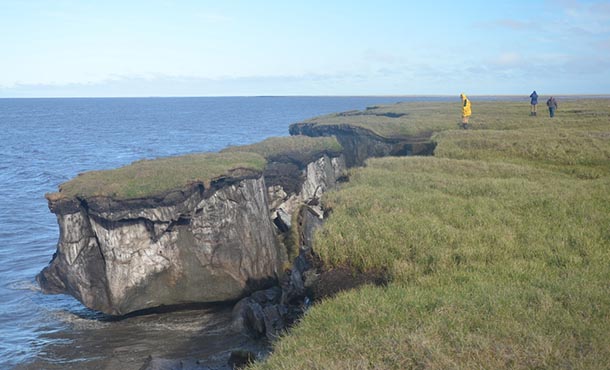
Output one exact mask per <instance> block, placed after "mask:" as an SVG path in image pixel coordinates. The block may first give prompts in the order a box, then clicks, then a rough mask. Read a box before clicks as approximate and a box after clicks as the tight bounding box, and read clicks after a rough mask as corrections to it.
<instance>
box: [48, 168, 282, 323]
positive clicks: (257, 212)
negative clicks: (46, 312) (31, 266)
mask: <svg viewBox="0 0 610 370" xmlns="http://www.w3.org/2000/svg"><path fill="white" fill-rule="evenodd" d="M266 195H267V188H266V186H265V182H264V179H263V178H262V177H260V175H259V177H258V178H246V179H242V180H241V181H238V182H237V181H235V182H232V183H230V184H228V185H225V184H223V186H222V187H220V188H218V189H215V190H214V191H211V190H206V192H202V191H197V189H193V190H192V191H191V193H190V194H188V196H184V197H182V198H181V199H182V201H181V202H179V203H177V204H168V203H163V204H161V205H159V206H158V207H156V208H155V207H153V208H137V207H136V208H128V209H124V208H123V207H121V206H120V204H116V203H110V204H111V206H108V205H107V203H109V202H106V203H105V202H104V201H100V200H96V201H95V202H87V201H81V202H80V204H79V205H78V207H75V206H74V204H73V200H70V202H72V203H71V204H70V207H61V206H59V207H57V205H56V204H50V208H51V210H55V211H57V212H56V213H57V220H58V223H59V227H60V238H59V242H58V246H57V252H56V254H55V256H54V258H53V260H52V261H51V263H50V265H49V266H48V267H46V268H45V269H44V270H43V271H42V272H41V273H40V274H39V275H38V277H37V279H38V281H39V283H40V286H41V288H42V290H43V291H44V292H45V293H67V294H71V295H73V296H74V297H76V298H77V299H78V300H80V301H81V302H82V303H83V304H85V305H86V306H87V307H89V308H92V309H95V310H98V311H102V312H104V313H107V314H111V315H124V314H127V313H130V312H133V311H137V310H142V309H146V308H151V307H157V306H162V305H175V304H183V303H191V302H218V301H230V300H237V299H239V298H241V297H243V296H245V295H247V294H248V293H251V292H252V291H254V290H256V289H260V288H261V287H265V285H267V286H268V285H269V284H270V283H272V282H273V281H274V280H275V277H276V276H277V272H278V269H279V267H280V266H281V264H282V258H281V256H282V254H281V253H280V251H279V246H278V244H277V241H276V237H275V232H274V230H273V226H272V223H271V220H270V219H269V217H268V216H265V215H269V209H268V206H267V197H266ZM177 199H180V198H177ZM90 203H93V204H95V207H93V208H92V207H90V206H89V204H90ZM136 205H137V204H136ZM147 205H150V204H147ZM131 206H133V207H135V206H134V204H131ZM111 207H118V208H116V209H113V208H111Z"/></svg>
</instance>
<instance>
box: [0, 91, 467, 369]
mask: <svg viewBox="0 0 610 370" xmlns="http://www.w3.org/2000/svg"><path fill="white" fill-rule="evenodd" d="M405 100H450V99H449V98H436V99H430V98H399V97H231V98H129V99H128V98H125V99H119V98H117V99H0V368H2V369H4V368H13V367H16V368H28V369H65V368H75V369H83V368H84V369H87V368H91V369H93V368H108V369H115V368H116V369H118V368H121V369H129V368H135V369H137V368H138V367H139V366H140V365H141V364H142V362H143V361H144V360H145V359H146V358H147V357H148V356H149V355H156V356H161V357H180V356H189V355H193V356H198V357H206V356H207V357H210V358H212V359H214V356H217V357H218V361H220V362H222V361H225V360H226V358H224V357H223V356H225V355H226V350H227V349H230V348H232V347H238V346H252V348H253V349H256V348H257V345H258V344H257V343H250V342H248V340H247V339H245V338H242V337H239V336H231V335H228V334H227V330H226V328H227V325H229V322H230V310H231V309H230V307H199V308H198V309H189V310H184V311H180V312H171V313H154V314H149V315H144V316H134V317H129V318H124V319H121V320H117V319H114V318H110V317H107V316H104V315H101V314H98V313H96V312H93V311H90V310H88V309H87V308H85V307H83V306H82V305H81V304H80V303H79V302H77V301H76V300H75V299H73V298H71V297H69V296H62V295H55V296H53V295H44V294H42V293H41V292H40V290H39V288H38V286H37V283H36V281H35V279H34V278H35V276H36V274H37V273H38V272H39V271H40V270H41V269H42V268H43V267H45V266H46V265H47V264H48V262H49V260H50V259H51V256H52V254H53V252H54V251H55V247H56V243H57V239H58V227H57V222H56V220H55V217H54V215H53V214H51V213H50V212H49V210H48V208H47V202H46V200H45V199H44V194H45V193H47V192H53V191H56V189H57V186H58V185H59V184H60V183H62V182H65V181H67V180H69V179H71V178H72V177H74V176H76V175H77V174H78V173H80V172H85V171H90V170H98V169H109V168H115V167H118V166H122V165H125V164H128V163H131V162H133V161H135V160H139V159H143V158H155V157H162V156H170V155H178V154H185V153H193V152H205V151H218V150H220V149H222V148H224V147H226V146H229V145H241V144H250V143H254V142H258V141H261V140H263V139H265V138H268V137H271V136H287V135H288V125H289V124H290V123H293V122H297V121H300V120H303V119H306V118H310V117H313V116H316V115H321V114H326V113H331V112H339V111H347V110H352V109H364V108H365V107H367V106H370V105H376V104H384V103H395V102H398V101H405ZM455 100H456V101H457V98H456V99H455Z"/></svg>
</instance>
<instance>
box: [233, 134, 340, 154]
mask: <svg viewBox="0 0 610 370" xmlns="http://www.w3.org/2000/svg"><path fill="white" fill-rule="evenodd" d="M342 150H343V148H342V147H341V144H339V142H338V141H337V139H336V138H335V137H309V136H302V135H296V136H285V137H272V138H269V139H266V140H263V141H261V142H259V143H256V144H251V145H242V146H233V147H229V148H226V149H223V150H222V151H221V153H226V152H252V153H256V154H259V155H261V156H263V157H265V158H266V159H267V160H273V159H275V158H278V157H297V158H311V157H314V156H316V155H317V154H319V153H324V152H332V153H340V152H341V151H342Z"/></svg>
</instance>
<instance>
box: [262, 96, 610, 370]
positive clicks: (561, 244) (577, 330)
mask: <svg viewBox="0 0 610 370" xmlns="http://www.w3.org/2000/svg"><path fill="white" fill-rule="evenodd" d="M559 104H560V105H559V110H558V112H557V115H556V117H555V118H553V119H550V118H548V115H545V113H546V112H545V110H543V109H540V111H539V116H538V117H529V106H528V102H527V101H525V102H523V103H519V102H502V103H498V102H484V103H483V102H480V103H477V102H476V99H474V102H473V117H472V119H471V126H472V128H473V129H472V130H468V131H460V130H455V128H457V122H458V121H459V110H460V106H459V102H457V103H456V104H448V103H417V104H399V105H394V106H388V107H382V108H378V109H379V111H385V112H398V113H406V114H405V115H403V116H401V117H398V118H391V117H386V116H382V115H369V116H365V117H359V116H358V115H355V116H352V117H351V119H352V121H351V122H352V123H354V124H356V125H361V126H364V127H370V128H371V129H373V130H374V131H376V132H377V133H379V134H381V135H384V136H394V135H396V136H399V135H408V134H417V133H420V132H424V131H434V132H437V133H436V134H435V136H434V137H433V139H434V140H436V141H437V143H438V145H437V148H436V151H435V156H434V157H403V158H381V159H371V160H369V161H368V162H367V166H366V167H364V168H357V169H353V170H352V172H351V175H350V181H349V183H347V184H345V185H344V186H343V187H342V188H341V189H340V190H338V191H334V192H330V193H327V194H326V195H325V197H324V199H323V202H324V204H325V205H326V207H329V208H332V210H333V213H332V215H331V217H330V219H329V220H328V221H327V223H326V224H325V226H324V227H323V230H322V231H321V232H320V233H318V235H317V238H316V241H315V245H314V249H315V250H316V251H317V252H318V253H319V254H320V256H321V258H322V259H323V260H324V261H325V263H326V264H327V265H328V266H349V267H351V268H352V269H354V270H355V271H356V270H359V271H369V270H373V271H378V270H384V271H387V273H388V275H389V276H390V283H389V284H388V285H387V286H386V287H373V286H366V287H363V288H361V289H358V290H354V291H350V292H345V293H342V294H340V295H338V296H336V297H335V298H332V299H328V300H326V301H323V302H321V303H319V304H317V305H315V306H314V307H313V308H312V309H311V310H310V311H309V312H308V313H307V314H306V316H305V317H304V318H303V319H302V321H301V322H300V323H299V325H297V326H296V327H295V328H293V330H292V331H291V332H290V333H289V334H287V335H286V336H285V337H283V338H282V339H281V340H279V341H278V342H277V343H276V344H275V349H274V352H273V354H272V355H271V357H270V358H269V359H268V360H267V361H266V362H264V363H259V364H256V365H254V368H256V369H366V368H375V369H386V368H388V369H410V368H416V369H480V368H485V369H563V368H565V369H607V368H608V364H609V363H610V335H609V334H608V333H610V100H580V101H565V102H562V101H559ZM541 108H542V107H541ZM333 120H334V122H331V121H333ZM324 121H325V122H329V123H350V116H340V115H336V116H328V117H326V118H325V119H324ZM384 122H385V123H387V124H384Z"/></svg>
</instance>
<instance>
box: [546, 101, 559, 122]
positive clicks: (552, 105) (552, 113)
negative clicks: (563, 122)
mask: <svg viewBox="0 0 610 370" xmlns="http://www.w3.org/2000/svg"><path fill="white" fill-rule="evenodd" d="M546 106H547V107H549V115H550V116H551V118H553V117H555V110H557V100H555V98H554V97H552V96H551V97H550V98H549V100H547V101H546Z"/></svg>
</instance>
